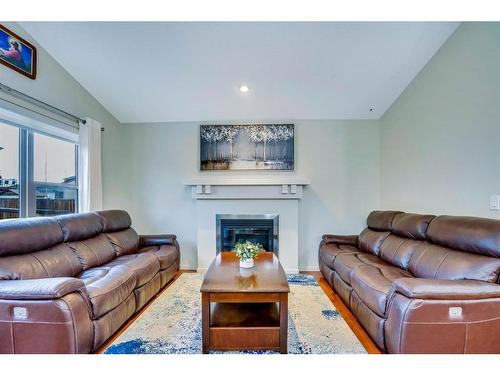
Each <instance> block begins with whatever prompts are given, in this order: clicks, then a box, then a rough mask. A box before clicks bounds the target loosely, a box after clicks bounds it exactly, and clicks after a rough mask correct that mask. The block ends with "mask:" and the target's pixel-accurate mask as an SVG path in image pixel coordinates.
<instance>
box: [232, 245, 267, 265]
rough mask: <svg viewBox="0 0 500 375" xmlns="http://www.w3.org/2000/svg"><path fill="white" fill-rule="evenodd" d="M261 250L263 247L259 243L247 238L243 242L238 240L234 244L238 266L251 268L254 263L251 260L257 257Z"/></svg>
mask: <svg viewBox="0 0 500 375" xmlns="http://www.w3.org/2000/svg"><path fill="white" fill-rule="evenodd" d="M262 251H263V248H262V245H261V244H260V243H254V242H251V241H248V240H247V241H245V242H238V243H237V244H236V245H234V252H235V253H236V256H237V257H238V258H240V267H242V268H252V267H253V265H254V262H253V260H254V259H255V258H257V256H258V255H259V253H261V252H262Z"/></svg>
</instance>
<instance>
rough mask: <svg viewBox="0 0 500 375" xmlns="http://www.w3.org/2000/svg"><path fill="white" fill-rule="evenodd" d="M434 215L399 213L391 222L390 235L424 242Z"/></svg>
mask: <svg viewBox="0 0 500 375" xmlns="http://www.w3.org/2000/svg"><path fill="white" fill-rule="evenodd" d="M434 218H435V216H434V215H420V214H408V213H401V214H399V215H396V216H395V217H394V220H393V221H392V230H391V231H392V233H394V234H397V235H398V236H401V237H405V238H411V239H414V240H425V237H426V232H427V228H428V226H429V223H430V222H431V220H433V219H434Z"/></svg>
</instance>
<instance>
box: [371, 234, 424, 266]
mask: <svg viewBox="0 0 500 375" xmlns="http://www.w3.org/2000/svg"><path fill="white" fill-rule="evenodd" d="M423 244H425V242H424V241H419V240H413V239H410V238H405V237H400V236H397V235H395V234H390V235H389V236H388V237H387V238H386V239H385V240H384V242H383V243H382V245H381V246H380V254H379V256H380V258H381V259H383V260H384V261H386V262H387V263H390V264H392V265H394V266H397V267H401V268H403V269H406V270H407V269H408V267H409V264H410V259H411V257H412V256H413V254H414V253H415V251H416V250H417V248H418V247H419V246H422V245H423Z"/></svg>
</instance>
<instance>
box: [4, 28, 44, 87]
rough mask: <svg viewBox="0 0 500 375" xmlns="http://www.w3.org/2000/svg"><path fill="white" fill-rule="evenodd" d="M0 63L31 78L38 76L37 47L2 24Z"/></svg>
mask: <svg viewBox="0 0 500 375" xmlns="http://www.w3.org/2000/svg"><path fill="white" fill-rule="evenodd" d="M0 64H3V65H5V66H8V67H9V68H11V69H13V70H15V71H16V72H18V73H21V74H23V75H25V76H26V77H29V78H31V79H35V78H36V48H35V46H33V45H32V44H31V43H29V42H28V41H26V40H24V39H23V38H21V37H20V36H19V35H17V34H15V33H13V32H12V31H10V30H9V29H7V28H6V27H5V26H3V25H0Z"/></svg>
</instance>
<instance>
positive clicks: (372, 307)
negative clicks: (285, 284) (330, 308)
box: [319, 211, 500, 353]
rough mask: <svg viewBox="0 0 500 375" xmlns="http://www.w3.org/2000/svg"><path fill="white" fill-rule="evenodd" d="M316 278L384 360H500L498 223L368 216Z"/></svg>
mask: <svg viewBox="0 0 500 375" xmlns="http://www.w3.org/2000/svg"><path fill="white" fill-rule="evenodd" d="M367 224H368V227H367V228H366V229H364V230H363V231H362V232H361V233H360V234H359V236H337V235H325V236H323V240H322V242H321V244H320V248H319V265H320V270H321V272H322V274H323V276H324V278H325V279H326V281H327V282H328V283H329V284H330V285H331V286H332V287H333V288H334V289H335V290H336V292H337V293H338V294H339V295H340V297H341V298H342V300H343V301H344V302H345V303H346V304H347V305H348V306H349V308H350V309H351V311H352V312H353V314H354V315H355V316H356V317H357V319H358V320H359V322H360V323H361V325H362V326H363V327H364V328H365V330H366V332H367V333H368V334H369V335H370V337H371V338H372V339H373V341H374V342H375V343H376V344H377V346H378V347H379V348H380V349H381V350H383V351H386V352H389V353H500V285H499V284H498V282H499V273H500V259H499V258H500V221H499V220H493V219H483V218H474V217H459V216H437V217H435V216H432V215H417V214H409V213H403V212H397V211H374V212H372V213H371V214H370V215H369V216H368V219H367Z"/></svg>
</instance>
